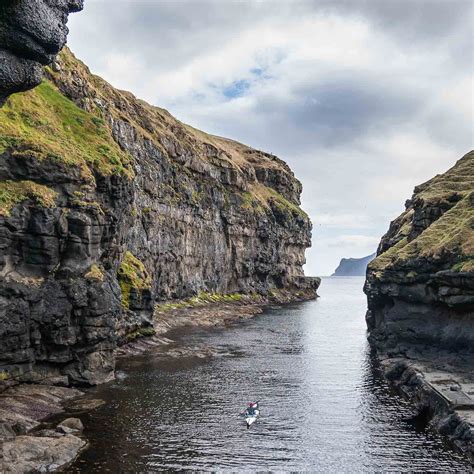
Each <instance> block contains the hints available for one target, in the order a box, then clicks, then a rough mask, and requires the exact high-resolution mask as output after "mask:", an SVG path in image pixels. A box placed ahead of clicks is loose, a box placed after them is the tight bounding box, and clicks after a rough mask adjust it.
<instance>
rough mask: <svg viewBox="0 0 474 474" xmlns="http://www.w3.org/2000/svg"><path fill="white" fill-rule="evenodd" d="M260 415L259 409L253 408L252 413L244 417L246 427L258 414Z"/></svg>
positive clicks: (255, 419)
mask: <svg viewBox="0 0 474 474" xmlns="http://www.w3.org/2000/svg"><path fill="white" fill-rule="evenodd" d="M259 415H260V410H255V411H254V413H253V415H247V416H246V417H245V422H246V423H247V428H250V426H251V425H252V424H253V423H255V422H256V421H257V418H258V416H259Z"/></svg>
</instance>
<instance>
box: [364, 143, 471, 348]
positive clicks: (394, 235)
mask: <svg viewBox="0 0 474 474" xmlns="http://www.w3.org/2000/svg"><path fill="white" fill-rule="evenodd" d="M473 257H474V152H470V153H468V154H467V155H465V156H464V157H463V158H462V159H461V160H459V161H458V162H457V163H456V165H455V166H454V167H453V168H451V169H450V170H449V171H447V172H446V173H445V174H443V175H438V176H436V177H435V178H433V179H432V180H430V181H428V182H427V183H425V184H423V185H421V186H418V187H416V188H415V193H414V195H413V197H412V199H411V200H409V201H407V203H406V210H405V212H404V213H403V214H402V215H401V216H400V217H398V218H397V219H396V220H395V221H393V222H392V223H391V225H390V229H389V231H388V232H387V234H386V235H385V236H384V237H383V238H382V241H381V243H380V245H379V248H378V252H377V258H376V259H375V260H374V261H372V262H371V263H370V264H369V267H368V272H367V281H366V284H365V292H366V293H367V296H368V312H367V325H368V328H369V331H370V338H371V340H372V341H373V342H374V343H375V344H376V345H377V346H378V347H379V348H380V349H383V350H390V351H392V352H394V353H395V352H397V351H402V352H403V350H404V348H405V347H406V345H407V344H409V345H418V346H420V347H424V346H427V347H436V348H437V349H442V350H448V351H454V352H463V353H466V354H472V353H473V352H474V329H473V327H474V258H473Z"/></svg>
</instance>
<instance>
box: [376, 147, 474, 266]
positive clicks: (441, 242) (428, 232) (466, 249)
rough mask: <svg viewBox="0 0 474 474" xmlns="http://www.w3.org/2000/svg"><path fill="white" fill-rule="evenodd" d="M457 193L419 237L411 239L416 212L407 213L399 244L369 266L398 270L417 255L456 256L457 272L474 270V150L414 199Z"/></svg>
mask: <svg viewBox="0 0 474 474" xmlns="http://www.w3.org/2000/svg"><path fill="white" fill-rule="evenodd" d="M453 196H456V197H457V199H459V201H458V202H457V203H456V204H455V205H454V206H453V207H452V208H451V209H450V210H448V211H447V212H445V213H444V214H443V215H442V216H441V217H440V218H439V219H438V220H436V221H435V222H434V223H433V224H431V225H430V226H429V227H428V228H427V229H425V230H424V231H423V232H422V233H421V234H420V235H419V236H418V237H417V238H415V239H413V240H411V241H410V242H409V241H408V238H407V236H408V234H409V233H410V230H411V217H412V216H413V211H411V210H408V211H405V213H404V216H403V215H402V216H403V217H404V219H403V217H402V216H401V218H402V219H403V220H404V224H403V226H401V228H400V230H399V232H398V235H399V236H400V237H403V238H402V239H401V240H400V241H399V242H398V243H397V244H395V245H394V246H392V247H391V248H389V249H388V250H386V251H385V252H384V253H382V254H381V255H379V256H378V257H377V258H376V259H375V260H374V261H373V262H372V263H371V264H370V266H369V268H370V269H372V270H374V271H376V272H382V273H383V271H385V270H390V269H394V268H396V267H397V266H399V265H403V264H404V263H406V262H408V261H410V260H414V259H417V258H420V257H421V258H428V259H433V260H436V259H438V258H440V257H441V256H442V255H443V254H444V255H446V254H449V255H451V256H453V258H452V259H451V260H453V261H455V263H454V264H453V267H452V269H453V270H455V271H474V152H473V151H471V152H469V153H468V154H466V155H465V156H464V157H463V158H461V159H460V160H459V161H458V162H457V163H456V164H455V165H454V166H453V167H452V168H451V169H449V170H448V171H447V172H446V173H444V174H442V175H438V176H435V177H434V178H433V179H431V180H430V181H427V182H426V183H424V184H422V185H421V186H418V187H417V188H415V194H414V196H413V200H415V199H421V200H423V202H424V203H426V204H429V205H436V204H437V203H441V202H442V201H445V200H449V199H450V198H452V197H453Z"/></svg>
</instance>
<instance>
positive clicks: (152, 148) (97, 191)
mask: <svg viewBox="0 0 474 474" xmlns="http://www.w3.org/2000/svg"><path fill="white" fill-rule="evenodd" d="M58 61H59V64H60V67H58V68H56V71H57V72H54V71H53V70H51V69H48V70H47V78H46V80H45V81H44V82H43V83H42V84H41V85H40V86H39V87H37V88H36V89H34V90H32V91H30V92H27V93H24V94H17V95H15V96H12V97H11V98H10V99H9V100H8V101H7V102H6V104H5V105H4V107H3V108H2V109H0V126H1V135H0V180H1V182H0V248H1V249H2V252H1V254H0V277H1V280H0V373H2V374H3V377H6V378H7V377H14V378H16V379H21V380H28V381H35V380H36V381H38V380H46V379H47V378H48V379H50V380H52V381H55V382H57V383H64V384H68V383H76V384H95V383H100V382H104V381H107V380H109V379H110V378H111V377H113V370H114V361H115V358H114V349H115V348H116V346H117V345H120V344H122V343H124V342H128V341H130V340H131V339H133V338H134V337H137V336H139V335H143V334H148V333H150V332H151V331H152V328H153V307H154V304H155V302H156V301H161V300H169V299H177V298H181V299H183V298H189V297H192V296H195V295H199V294H200V293H203V294H208V295H223V294H231V293H244V294H260V295H267V294H269V292H271V291H274V290H277V289H281V288H286V289H287V290H288V291H291V292H294V293H295V295H296V294H297V293H300V294H304V295H305V297H314V296H315V294H316V289H317V286H318V281H317V280H307V279H305V277H304V274H303V270H302V265H303V264H304V261H305V260H304V251H305V249H306V248H307V247H308V246H309V245H310V236H311V233H310V230H311V223H310V221H309V219H308V217H307V216H306V214H305V213H304V212H303V211H302V210H301V209H300V207H299V195H300V193H301V184H300V183H299V181H298V180H296V179H295V177H294V175H293V173H292V172H291V170H290V169H289V168H288V166H287V165H286V164H285V163H284V162H283V161H281V160H280V159H278V158H277V157H275V156H273V155H270V154H267V153H264V152H260V151H258V150H254V149H252V148H249V147H247V146H245V145H242V144H240V143H237V142H234V141H232V140H228V139H224V138H220V137H216V136H212V135H208V134H206V133H204V132H201V131H198V130H196V129H193V128H192V127H189V126H187V125H185V124H183V123H181V122H179V121H178V120H176V119H174V118H173V117H172V116H171V115H170V114H169V113H168V112H166V111H165V110H163V109H159V108H156V107H152V106H150V105H148V104H146V103H145V102H143V101H140V100H138V99H136V98H135V97H134V96H133V95H132V94H130V93H127V92H123V91H118V90H116V89H114V88H113V87H112V86H110V85H109V84H107V83H106V82H105V81H103V80H102V79H100V78H99V77H97V76H94V75H92V74H91V73H90V72H89V70H88V69H87V67H86V66H84V65H83V64H82V63H81V62H79V61H78V60H76V59H75V58H74V56H73V55H72V54H71V53H70V52H69V51H64V52H63V53H62V54H61V56H60V58H59V60H58Z"/></svg>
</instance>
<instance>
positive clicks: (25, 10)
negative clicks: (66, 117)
mask: <svg viewBox="0 0 474 474" xmlns="http://www.w3.org/2000/svg"><path fill="white" fill-rule="evenodd" d="M82 7H83V0H55V1H54V2H51V1H47V0H3V1H2V2H1V3H0V106H1V105H2V103H3V102H4V101H5V100H6V98H7V97H8V96H9V95H10V94H13V93H14V92H21V91H25V90H28V89H31V88H33V87H35V86H37V85H38V84H39V83H40V81H41V77H42V67H43V65H46V64H49V63H51V62H52V61H53V59H54V57H55V56H56V54H58V53H59V51H60V50H61V49H62V47H63V46H64V45H65V44H66V37H67V33H68V29H67V27H66V23H67V17H68V14H69V13H71V12H73V11H78V10H81V9H82Z"/></svg>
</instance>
